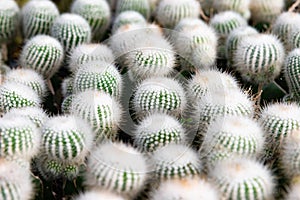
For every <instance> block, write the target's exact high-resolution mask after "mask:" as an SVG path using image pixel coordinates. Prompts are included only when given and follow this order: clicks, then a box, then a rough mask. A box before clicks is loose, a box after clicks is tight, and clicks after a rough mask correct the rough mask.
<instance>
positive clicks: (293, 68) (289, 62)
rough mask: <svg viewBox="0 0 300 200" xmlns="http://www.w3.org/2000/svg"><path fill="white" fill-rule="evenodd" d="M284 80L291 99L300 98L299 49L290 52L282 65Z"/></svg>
mask: <svg viewBox="0 0 300 200" xmlns="http://www.w3.org/2000/svg"><path fill="white" fill-rule="evenodd" d="M284 71H285V80H286V82H287V84H288V87H289V92H290V94H291V97H292V98H295V99H299V98H300V81H299V75H300V49H294V50H293V51H291V52H290V53H289V54H288V55H287V57H286V59H285V63H284Z"/></svg>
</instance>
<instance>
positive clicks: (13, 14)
mask: <svg viewBox="0 0 300 200" xmlns="http://www.w3.org/2000/svg"><path fill="white" fill-rule="evenodd" d="M18 23H19V6H18V4H17V3H16V1H14V0H5V1H1V8H0V43H3V42H8V40H10V39H12V37H13V36H14V35H15V34H16V32H17V30H18Z"/></svg>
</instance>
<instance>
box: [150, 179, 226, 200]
mask: <svg viewBox="0 0 300 200" xmlns="http://www.w3.org/2000/svg"><path fill="white" fill-rule="evenodd" d="M195 198H197V199H201V200H218V199H220V197H219V194H218V191H217V190H216V188H215V187H214V186H213V185H212V184H211V183H209V182H208V181H207V180H205V179H202V178H198V177H196V178H185V179H182V180H167V181H164V182H163V183H161V185H160V186H159V187H158V189H157V190H155V191H154V192H152V194H151V198H150V199H151V200H161V199H164V200H175V199H186V200H192V199H195Z"/></svg>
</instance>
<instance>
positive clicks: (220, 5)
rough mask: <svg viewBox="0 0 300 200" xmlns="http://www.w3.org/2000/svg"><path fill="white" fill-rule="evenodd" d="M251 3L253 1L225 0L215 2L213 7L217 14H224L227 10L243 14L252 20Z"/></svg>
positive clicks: (215, 0)
mask: <svg viewBox="0 0 300 200" xmlns="http://www.w3.org/2000/svg"><path fill="white" fill-rule="evenodd" d="M250 1H251V0H234V1H232V0H223V1H218V0H214V1H213V3H212V7H213V8H214V9H215V10H216V12H218V13H219V12H223V11H227V10H231V11H235V12H237V13H239V14H241V15H242V16H243V17H244V18H245V19H249V18H250V15H251V13H250Z"/></svg>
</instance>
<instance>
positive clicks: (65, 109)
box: [61, 94, 75, 114]
mask: <svg viewBox="0 0 300 200" xmlns="http://www.w3.org/2000/svg"><path fill="white" fill-rule="evenodd" d="M74 96H75V95H74V94H71V95H69V96H66V97H65V98H64V100H63V101H62V103H61V111H62V113H64V114H70V111H71V106H72V102H73V99H74Z"/></svg>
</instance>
